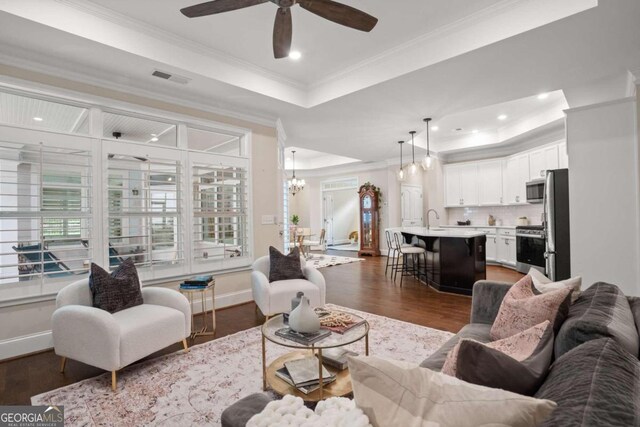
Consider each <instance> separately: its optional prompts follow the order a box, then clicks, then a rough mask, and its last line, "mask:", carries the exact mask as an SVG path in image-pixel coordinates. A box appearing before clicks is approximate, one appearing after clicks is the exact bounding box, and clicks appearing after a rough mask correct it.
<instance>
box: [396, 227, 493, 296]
mask: <svg viewBox="0 0 640 427" xmlns="http://www.w3.org/2000/svg"><path fill="white" fill-rule="evenodd" d="M402 234H403V235H404V237H405V239H406V241H407V242H411V243H413V244H417V245H418V246H420V247H423V248H425V249H426V250H427V254H426V258H427V262H426V265H425V261H424V259H422V257H421V259H420V262H419V266H418V271H419V278H420V280H422V281H424V282H426V283H427V284H428V285H430V286H432V287H433V288H435V289H436V290H438V291H442V292H451V293H456V294H461V295H471V292H472V290H473V284H474V283H475V282H477V281H478V280H485V279H486V278H487V264H486V251H485V245H486V242H487V237H486V236H477V237H470V238H462V237H425V236H417V235H413V234H410V233H405V232H403V233H402ZM408 258H409V260H408V262H409V263H411V257H408Z"/></svg>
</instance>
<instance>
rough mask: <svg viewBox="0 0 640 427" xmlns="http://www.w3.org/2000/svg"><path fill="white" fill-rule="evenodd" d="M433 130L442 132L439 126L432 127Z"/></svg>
mask: <svg viewBox="0 0 640 427" xmlns="http://www.w3.org/2000/svg"><path fill="white" fill-rule="evenodd" d="M431 130H432V131H434V132H437V131H439V130H440V128H439V127H438V126H431Z"/></svg>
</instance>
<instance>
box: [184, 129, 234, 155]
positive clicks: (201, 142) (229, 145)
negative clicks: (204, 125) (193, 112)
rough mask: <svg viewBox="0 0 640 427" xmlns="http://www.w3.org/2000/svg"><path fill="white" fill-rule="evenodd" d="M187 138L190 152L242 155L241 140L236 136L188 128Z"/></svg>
mask: <svg viewBox="0 0 640 427" xmlns="http://www.w3.org/2000/svg"><path fill="white" fill-rule="evenodd" d="M187 136H188V141H189V149H190V150H197V151H206V152H208V153H216V154H224V155H227V156H241V155H242V154H243V153H242V144H241V138H240V137H239V136H238V135H231V134H229V133H218V132H212V131H208V130H202V129H195V128H189V129H188V130H187Z"/></svg>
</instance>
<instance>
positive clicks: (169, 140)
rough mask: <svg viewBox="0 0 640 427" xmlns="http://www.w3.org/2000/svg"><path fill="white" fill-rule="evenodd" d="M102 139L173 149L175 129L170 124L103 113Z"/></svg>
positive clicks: (175, 140)
mask: <svg viewBox="0 0 640 427" xmlns="http://www.w3.org/2000/svg"><path fill="white" fill-rule="evenodd" d="M103 120H104V125H103V129H102V134H103V137H104V138H108V139H116V140H122V141H133V142H142V143H145V144H153V145H162V146H165V147H175V146H176V145H177V130H176V129H177V127H176V125H175V124H172V123H165V122H161V121H157V120H150V119H142V118H139V117H132V116H125V115H122V114H114V113H104V114H103Z"/></svg>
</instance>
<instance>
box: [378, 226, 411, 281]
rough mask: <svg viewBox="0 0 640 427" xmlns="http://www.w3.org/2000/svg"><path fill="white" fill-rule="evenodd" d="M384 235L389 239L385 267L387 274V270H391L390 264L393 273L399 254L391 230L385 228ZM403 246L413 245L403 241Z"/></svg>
mask: <svg viewBox="0 0 640 427" xmlns="http://www.w3.org/2000/svg"><path fill="white" fill-rule="evenodd" d="M394 234H395V233H394ZM384 235H385V237H386V239H387V264H386V265H385V267H384V275H385V276H386V275H387V271H388V270H389V266H391V274H392V275H393V273H394V268H395V265H396V258H399V256H398V250H397V249H396V246H395V242H394V241H393V238H392V237H391V232H390V231H389V230H385V231H384ZM402 246H412V245H410V244H408V243H402ZM394 280H395V279H394Z"/></svg>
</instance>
